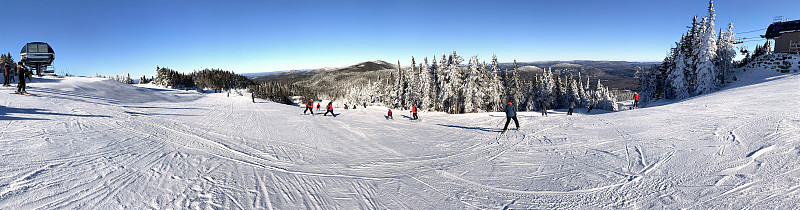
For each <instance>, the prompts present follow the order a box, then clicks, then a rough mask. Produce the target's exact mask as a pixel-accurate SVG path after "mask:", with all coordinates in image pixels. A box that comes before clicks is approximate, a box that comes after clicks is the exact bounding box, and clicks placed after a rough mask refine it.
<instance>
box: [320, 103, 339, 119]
mask: <svg viewBox="0 0 800 210" xmlns="http://www.w3.org/2000/svg"><path fill="white" fill-rule="evenodd" d="M329 112H330V113H331V115H333V117H336V114H334V113H333V102H328V111H327V112H325V114H324V115H322V116H328V113H329Z"/></svg>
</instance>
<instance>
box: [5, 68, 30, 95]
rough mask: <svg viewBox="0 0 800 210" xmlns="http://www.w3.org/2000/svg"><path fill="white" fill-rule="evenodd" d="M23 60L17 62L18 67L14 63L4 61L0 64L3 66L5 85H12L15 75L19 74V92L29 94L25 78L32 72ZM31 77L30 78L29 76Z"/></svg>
mask: <svg viewBox="0 0 800 210" xmlns="http://www.w3.org/2000/svg"><path fill="white" fill-rule="evenodd" d="M22 64H23V63H22V61H20V62H19V63H17V65H16V67H15V66H14V64H13V63H8V62H4V63H2V64H0V66H2V68H3V79H4V80H3V87H10V86H11V80H14V76H18V77H19V78H18V80H17V81H18V82H17V91H16V92H15V93H17V94H27V93H28V92H27V91H26V90H25V86H26V85H25V79H26V78H28V76H30V72H29V71H28V69H27V68H25V66H24V65H22ZM28 79H30V78H28Z"/></svg>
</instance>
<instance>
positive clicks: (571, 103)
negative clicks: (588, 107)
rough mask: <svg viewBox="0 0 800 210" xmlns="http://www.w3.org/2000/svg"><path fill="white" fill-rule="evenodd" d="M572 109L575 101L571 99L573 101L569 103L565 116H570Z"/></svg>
mask: <svg viewBox="0 0 800 210" xmlns="http://www.w3.org/2000/svg"><path fill="white" fill-rule="evenodd" d="M573 109H575V100H574V99H573V100H570V103H569V112H567V115H572V110H573Z"/></svg>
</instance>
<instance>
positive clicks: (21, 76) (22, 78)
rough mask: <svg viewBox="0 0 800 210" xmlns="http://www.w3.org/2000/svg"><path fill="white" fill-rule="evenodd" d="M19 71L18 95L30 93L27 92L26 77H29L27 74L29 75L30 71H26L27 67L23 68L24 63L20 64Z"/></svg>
mask: <svg viewBox="0 0 800 210" xmlns="http://www.w3.org/2000/svg"><path fill="white" fill-rule="evenodd" d="M17 69H18V70H17V73H19V83H17V93H19V94H23V93H28V92H27V91H25V77H26V76H27V75H26V74H28V69H25V67H24V66H22V61H20V62H19V64H18V65H17Z"/></svg>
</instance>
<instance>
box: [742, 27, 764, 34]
mask: <svg viewBox="0 0 800 210" xmlns="http://www.w3.org/2000/svg"><path fill="white" fill-rule="evenodd" d="M764 29H767V28H762V29H758V30H752V31H745V32H740V33H736V34H746V33H753V32H757V31H761V30H764Z"/></svg>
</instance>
